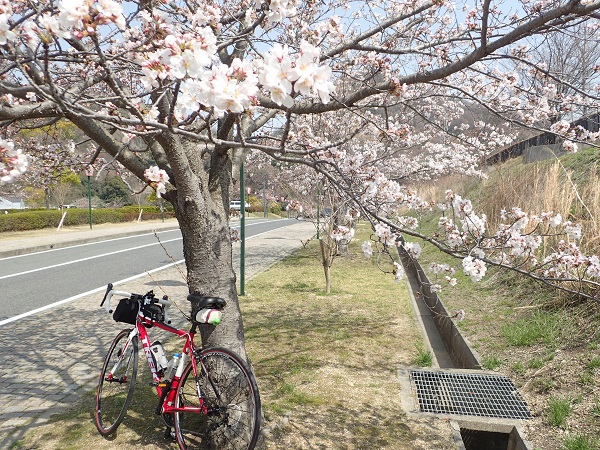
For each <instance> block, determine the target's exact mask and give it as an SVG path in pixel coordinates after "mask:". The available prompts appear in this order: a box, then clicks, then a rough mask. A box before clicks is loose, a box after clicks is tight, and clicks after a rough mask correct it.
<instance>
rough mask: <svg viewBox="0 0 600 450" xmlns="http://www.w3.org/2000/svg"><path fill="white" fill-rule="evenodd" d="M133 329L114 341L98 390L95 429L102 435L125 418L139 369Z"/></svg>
mask: <svg viewBox="0 0 600 450" xmlns="http://www.w3.org/2000/svg"><path fill="white" fill-rule="evenodd" d="M130 332H131V330H123V331H121V332H120V333H119V334H118V335H117V337H116V338H115V339H114V340H113V342H112V344H111V346H110V349H109V350H108V354H107V355H106V359H105V360H104V365H103V366H102V372H101V373H100V379H99V381H98V390H97V391H96V413H95V417H96V428H98V431H99V432H100V434H102V435H103V436H107V435H109V434H111V433H114V432H115V431H116V429H117V428H118V427H119V425H120V424H121V422H122V421H123V417H125V413H126V412H127V408H128V407H129V403H131V398H132V396H133V389H134V387H135V378H136V376H137V369H138V338H137V336H134V337H133V339H132V340H131V341H129V340H128V338H129V333H130Z"/></svg>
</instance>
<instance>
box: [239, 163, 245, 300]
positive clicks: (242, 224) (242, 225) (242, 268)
mask: <svg viewBox="0 0 600 450" xmlns="http://www.w3.org/2000/svg"><path fill="white" fill-rule="evenodd" d="M240 203H241V205H240V214H241V216H240V239H241V242H240V243H241V247H240V295H246V274H245V271H246V261H245V258H246V186H245V183H244V157H243V156H242V163H241V164H240Z"/></svg>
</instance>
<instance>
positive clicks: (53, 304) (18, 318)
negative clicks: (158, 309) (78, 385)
mask: <svg viewBox="0 0 600 450" xmlns="http://www.w3.org/2000/svg"><path fill="white" fill-rule="evenodd" d="M281 220H286V219H281ZM265 222H273V221H265ZM265 222H259V223H265ZM259 223H253V224H251V225H259ZM269 231H273V230H269ZM269 231H264V232H262V233H258V234H255V235H253V236H250V237H248V238H246V240H250V239H253V238H255V237H258V236H261V235H263V234H266V233H269ZM148 234H154V233H148ZM138 236H139V235H138ZM130 237H131V236H130ZM118 239H123V238H115V239H110V240H118ZM175 240H177V239H172V241H175ZM103 242H106V241H103ZM167 242H171V241H167ZM80 245H87V244H80ZM148 245H157V244H148ZM148 245H143V246H141V247H137V248H142V247H147V246H148ZM56 250H59V249H56ZM129 250H133V249H129ZM46 251H52V250H46ZM123 251H127V250H120V251H117V252H113V253H108V254H114V253H121V252H123ZM39 253H43V252H39ZM86 259H91V258H85V259H81V260H79V261H85V260H86ZM73 262H78V261H73ZM184 262H185V260H184V259H181V260H179V261H175V262H174V263H170V264H166V265H164V266H161V267H157V268H156V269H152V270H147V271H144V272H143V273H140V274H138V275H134V276H132V277H129V278H124V279H122V280H119V281H116V282H114V283H113V286H118V285H119V284H123V283H127V282H128V281H132V280H135V279H137V278H141V277H143V276H146V275H149V274H153V273H156V272H160V271H161V270H165V269H168V268H169V267H173V266H175V265H179V264H182V263H184ZM65 264H71V263H64V264H58V265H56V266H52V267H57V266H62V265H65ZM38 270H43V269H35V270H31V271H29V272H23V273H30V272H36V271H38ZM2 278H7V277H1V278H0V279H2ZM104 290H106V286H102V287H99V288H96V289H92V290H91V291H87V292H83V293H81V294H77V295H75V296H73V297H69V298H65V299H63V300H60V301H58V302H54V303H51V304H49V305H46V306H42V307H41V308H37V309H33V310H31V311H27V312H25V313H23V314H19V315H17V316H14V317H9V318H8V319H4V320H0V327H1V326H2V325H6V324H8V323H11V322H15V321H17V320H20V319H23V318H25V317H29V316H32V315H34V314H37V313H39V312H43V311H46V310H48V309H52V308H56V307H57V306H60V305H64V304H65V303H70V302H72V301H74V300H77V299H80V298H82V297H85V296H87V295H91V294H95V293H97V292H102V291H104Z"/></svg>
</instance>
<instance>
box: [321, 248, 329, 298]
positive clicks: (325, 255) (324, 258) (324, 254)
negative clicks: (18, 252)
mask: <svg viewBox="0 0 600 450" xmlns="http://www.w3.org/2000/svg"><path fill="white" fill-rule="evenodd" d="M319 244H320V245H321V259H322V262H323V270H324V271H325V293H326V294H331V270H330V269H331V256H330V255H331V251H330V249H326V248H325V247H327V244H326V243H325V241H323V239H321V240H320V241H319Z"/></svg>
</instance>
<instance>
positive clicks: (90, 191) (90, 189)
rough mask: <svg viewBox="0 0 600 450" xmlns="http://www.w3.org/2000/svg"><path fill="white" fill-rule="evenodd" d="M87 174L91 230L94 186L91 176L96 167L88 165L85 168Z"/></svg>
mask: <svg viewBox="0 0 600 450" xmlns="http://www.w3.org/2000/svg"><path fill="white" fill-rule="evenodd" d="M85 174H86V176H87V185H88V186H87V187H88V211H89V214H90V230H91V229H92V186H91V183H90V178H91V177H92V175H93V174H94V169H92V168H91V167H89V166H88V167H86V168H85Z"/></svg>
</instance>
